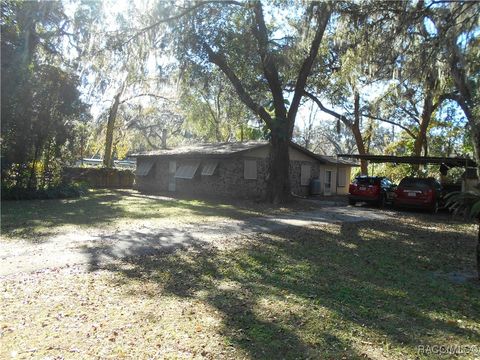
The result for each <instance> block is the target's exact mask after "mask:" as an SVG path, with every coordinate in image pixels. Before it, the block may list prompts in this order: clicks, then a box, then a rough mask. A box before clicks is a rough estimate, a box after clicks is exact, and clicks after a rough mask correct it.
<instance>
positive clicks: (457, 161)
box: [337, 154, 477, 167]
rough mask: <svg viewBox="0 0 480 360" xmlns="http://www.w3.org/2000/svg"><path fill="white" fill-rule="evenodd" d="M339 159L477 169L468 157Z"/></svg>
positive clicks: (369, 157) (354, 156)
mask: <svg viewBox="0 0 480 360" xmlns="http://www.w3.org/2000/svg"><path fill="white" fill-rule="evenodd" d="M337 156H338V157H339V158H349V159H363V160H367V161H370V162H372V163H395V164H439V165H441V164H445V165H446V166H448V167H475V166H477V163H476V162H475V161H473V160H472V159H470V158H467V157H441V156H393V155H368V154H367V155H359V154H338V155H337Z"/></svg>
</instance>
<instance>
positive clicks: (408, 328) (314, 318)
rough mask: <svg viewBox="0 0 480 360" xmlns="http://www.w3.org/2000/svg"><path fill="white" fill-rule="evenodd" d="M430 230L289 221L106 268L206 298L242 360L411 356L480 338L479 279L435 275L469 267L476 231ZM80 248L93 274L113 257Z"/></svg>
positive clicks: (179, 293) (167, 290) (166, 289)
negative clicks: (369, 348) (226, 246)
mask: <svg viewBox="0 0 480 360" xmlns="http://www.w3.org/2000/svg"><path fill="white" fill-rule="evenodd" d="M430 225H431V224H429V223H423V224H422V225H417V226H414V225H413V224H409V223H402V222H401V221H392V222H390V223H388V224H387V223H383V224H381V223H378V222H375V223H373V222H363V223H344V224H342V225H331V226H328V227H317V228H302V227H295V226H291V227H288V228H285V229H281V230H278V231H273V232H271V233H264V234H256V235H250V236H249V237H248V241H245V242H244V243H242V245H240V246H238V247H236V248H235V249H231V250H224V251H219V250H217V248H215V247H212V246H208V245H206V244H202V243H199V242H198V241H195V239H190V241H185V242H184V243H182V246H185V247H188V248H189V251H179V252H175V253H173V254H169V255H168V256H146V257H145V256H144V257H131V258H128V259H126V260H124V261H122V262H115V263H110V265H107V269H109V270H110V271H113V272H117V273H118V274H119V275H120V277H119V278H118V277H117V279H116V280H115V281H121V282H123V283H125V284H128V283H129V281H133V280H139V279H140V280H141V281H143V282H152V283H155V284H158V285H161V287H162V288H163V289H164V294H163V295H173V296H177V297H180V298H198V299H201V300H202V301H205V302H206V303H207V304H209V305H211V306H213V307H214V308H215V309H216V310H218V312H219V313H220V314H221V316H222V318H223V328H222V335H223V336H224V337H225V338H226V339H228V341H229V342H230V343H231V344H233V345H234V346H235V347H237V348H240V349H242V350H243V351H244V352H246V353H247V354H248V355H249V356H251V357H252V358H271V359H276V358H292V359H293V358H343V357H345V358H360V357H365V356H367V357H368V354H365V353H364V348H363V347H362V345H361V344H364V343H370V344H373V348H375V349H379V348H380V349H381V348H382V347H383V348H385V349H387V354H388V351H394V352H395V353H396V354H397V355H399V354H401V355H400V357H402V356H404V355H405V356H406V355H409V356H414V357H415V356H416V347H417V346H418V345H426V344H430V345H431V344H432V343H433V344H438V341H444V342H445V343H448V344H476V343H480V328H479V327H478V324H479V323H480V286H479V284H478V283H477V282H468V283H465V284H455V283H452V282H450V281H448V280H447V279H445V278H442V277H438V276H435V273H436V272H444V273H446V272H449V271H453V270H458V269H459V268H461V269H466V270H469V271H471V270H473V269H474V264H473V257H472V255H471V254H473V247H474V244H475V237H474V235H473V234H472V235H471V236H470V235H468V234H466V233H465V232H463V231H458V230H455V229H449V228H445V229H444V230H443V231H442V232H441V233H435V232H433V231H432V230H431V229H430V228H429V226H430ZM132 241H133V240H132ZM88 251H90V252H91V264H92V267H91V269H92V270H95V269H97V268H98V258H97V257H98V252H99V251H100V252H101V253H102V255H103V256H107V257H108V256H111V257H113V258H114V259H117V256H116V255H115V254H112V253H109V252H108V249H107V250H105V249H103V250H102V249H89V250H88ZM166 273H168V275H169V276H164V275H165V274H166ZM130 296H135V294H130ZM475 324H476V325H475ZM388 349H389V350H388Z"/></svg>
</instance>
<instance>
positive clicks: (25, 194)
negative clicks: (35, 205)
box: [1, 182, 88, 200]
mask: <svg viewBox="0 0 480 360" xmlns="http://www.w3.org/2000/svg"><path fill="white" fill-rule="evenodd" d="M87 192H88V185H87V184H86V183H82V182H74V183H69V184H68V183H60V184H57V185H54V186H52V187H48V188H45V189H34V190H32V189H28V188H26V187H8V185H7V184H5V183H3V182H2V194H1V197H2V200H32V199H67V198H76V197H80V196H83V195H85V194H86V193H87Z"/></svg>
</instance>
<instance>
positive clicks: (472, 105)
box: [418, 1, 480, 176]
mask: <svg viewBox="0 0 480 360" xmlns="http://www.w3.org/2000/svg"><path fill="white" fill-rule="evenodd" d="M477 5H478V4H476V3H475V2H451V3H446V4H443V3H436V2H432V3H429V4H427V3H425V2H423V1H421V2H419V3H418V9H419V10H421V13H422V14H423V18H422V21H424V22H429V23H430V24H431V27H432V30H431V31H430V46H434V47H438V48H439V49H440V51H441V52H440V54H441V59H442V61H443V66H444V69H446V71H447V73H448V75H449V79H448V83H447V84H448V85H451V86H452V88H453V89H452V91H451V92H450V93H448V94H445V98H449V99H451V100H454V101H456V102H457V103H458V105H459V106H460V107H461V108H462V110H463V112H464V113H465V116H466V118H467V119H468V123H469V126H470V131H471V136H472V144H473V149H474V154H475V158H476V160H477V164H478V167H477V173H478V174H479V176H480V93H479V91H478V88H479V74H480V60H479V56H478V48H479V45H480V38H479V36H478V22H479V12H478V6H477ZM439 70H440V69H439Z"/></svg>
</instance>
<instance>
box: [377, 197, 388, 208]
mask: <svg viewBox="0 0 480 360" xmlns="http://www.w3.org/2000/svg"><path fill="white" fill-rule="evenodd" d="M386 205H387V197H386V195H385V194H382V195H381V196H380V200H378V206H379V207H381V208H384V207H385V206H386Z"/></svg>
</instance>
